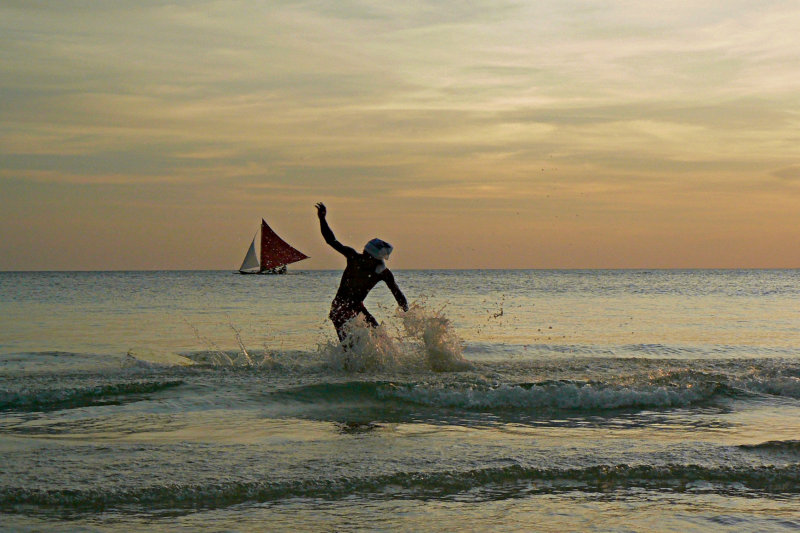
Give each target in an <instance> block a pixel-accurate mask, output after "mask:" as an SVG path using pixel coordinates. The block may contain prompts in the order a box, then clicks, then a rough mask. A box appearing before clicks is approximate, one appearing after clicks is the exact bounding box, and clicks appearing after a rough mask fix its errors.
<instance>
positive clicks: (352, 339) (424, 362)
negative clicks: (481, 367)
mask: <svg viewBox="0 0 800 533" xmlns="http://www.w3.org/2000/svg"><path fill="white" fill-rule="evenodd" d="M396 316H397V317H398V318H399V319H400V323H401V327H400V328H392V327H391V326H389V325H386V324H381V325H379V326H378V327H370V325H369V324H367V322H366V321H365V320H364V318H363V317H362V316H360V315H359V316H357V317H355V318H353V319H352V320H350V321H349V322H348V323H347V324H345V328H346V331H347V335H346V338H345V340H344V341H343V342H342V343H341V344H336V343H331V342H329V343H326V344H323V345H321V346H320V352H321V353H323V354H324V355H325V357H326V358H327V361H328V364H329V365H330V366H331V367H332V368H334V369H336V370H340V371H345V372H377V371H398V370H432V371H434V372H452V371H460V370H468V369H470V368H472V365H471V364H470V363H469V362H468V361H466V360H465V359H464V357H463V355H462V354H463V349H464V343H463V341H462V340H461V338H460V337H459V336H458V334H457V333H456V331H455V329H454V328H453V326H452V323H451V322H450V319H448V318H447V317H446V316H445V315H444V312H443V309H439V310H435V311H431V310H428V309H426V308H425V306H424V304H422V303H420V302H414V303H412V304H411V306H410V307H409V309H408V311H407V312H403V311H400V310H398V311H397V313H396Z"/></svg>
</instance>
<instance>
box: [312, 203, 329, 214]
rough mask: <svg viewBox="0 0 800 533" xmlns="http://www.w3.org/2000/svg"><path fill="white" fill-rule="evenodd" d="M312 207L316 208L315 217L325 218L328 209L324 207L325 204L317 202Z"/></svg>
mask: <svg viewBox="0 0 800 533" xmlns="http://www.w3.org/2000/svg"><path fill="white" fill-rule="evenodd" d="M314 207H316V208H317V216H318V217H319V218H325V215H327V214H328V209H327V208H326V207H325V204H323V203H322V202H319V203H318V204H317V205H315V206H314Z"/></svg>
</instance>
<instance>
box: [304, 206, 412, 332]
mask: <svg viewBox="0 0 800 533" xmlns="http://www.w3.org/2000/svg"><path fill="white" fill-rule="evenodd" d="M319 225H320V229H321V230H322V236H323V237H324V238H325V242H327V243H328V244H330V245H331V247H332V248H333V249H334V250H336V251H337V252H339V253H340V254H342V255H343V256H345V257H346V258H347V267H345V269H344V273H343V274H342V281H341V282H340V283H339V290H338V291H336V297H335V298H334V299H333V302H332V303H331V312H330V314H329V315H328V317H329V318H330V319H331V321H332V322H333V325H334V327H335V328H336V334H337V335H338V336H339V340H340V341H342V340H344V338H345V337H346V335H347V333H346V331H345V329H344V324H345V323H346V322H347V321H348V320H350V319H351V318H353V317H355V316H357V315H358V314H359V313H360V314H362V315H364V319H365V320H366V321H367V323H368V324H369V325H371V326H377V325H378V321H377V320H375V317H373V316H372V315H371V314H370V313H369V311H367V308H366V307H364V299H365V298H366V297H367V294H368V293H369V291H371V290H372V288H373V287H374V286H375V285H376V284H377V283H378V282H379V281H384V282H385V283H386V285H388V286H389V290H391V291H392V294H393V295H394V299H395V300H397V305H399V306H400V307H402V308H403V309H408V303H407V302H406V297H405V296H404V295H403V293H402V292H401V291H400V287H398V286H397V283H395V281H394V275H393V274H392V272H391V271H390V270H389V269H388V268H385V269H384V270H383V271H382V272H380V273H378V272H376V271H375V269H376V268H377V267H378V266H379V265H380V264H381V262H380V261H379V260H377V259H375V258H373V257H372V256H371V255H369V254H367V253H358V252H356V251H355V250H354V249H353V248H350V247H349V246H345V245H343V244H342V243H340V242H339V241H337V240H336V237H334V235H333V231H331V228H330V226H328V222H327V221H326V220H325V218H324V217H321V218H320V219H319Z"/></svg>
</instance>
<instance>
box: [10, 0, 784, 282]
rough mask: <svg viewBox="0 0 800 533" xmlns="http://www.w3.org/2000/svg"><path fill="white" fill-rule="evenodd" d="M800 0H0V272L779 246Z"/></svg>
mask: <svg viewBox="0 0 800 533" xmlns="http://www.w3.org/2000/svg"><path fill="white" fill-rule="evenodd" d="M799 27H800V2H797V1H796V0H793V1H771V0H764V1H760V2H752V1H750V0H748V1H739V0H723V1H717V0H715V1H704V0H692V1H669V0H667V1H664V2H658V3H655V2H643V1H627V0H619V1H599V0H592V1H565V0H556V1H551V0H537V1H507V0H476V1H469V0H465V1H461V0H459V1H452V0H436V1H417V0H410V1H405V2H377V1H350V0H335V1H309V2H304V1H287V2H284V1H278V0H270V1H261V0H230V1H204V0H193V1H184V0H173V1H168V2H167V1H151V0H108V1H104V2H96V1H88V0H53V1H35V0H4V1H3V2H2V3H0V270H127V269H131V270H136V269H147V270H149V269H230V270H235V269H236V268H238V266H239V264H240V263H241V261H242V259H243V257H244V254H245V252H246V249H247V247H248V246H249V244H250V240H251V239H252V236H253V234H254V233H255V231H256V229H257V227H258V224H259V221H260V219H261V218H262V217H263V218H265V219H266V220H267V222H268V223H269V224H270V225H271V226H272V228H273V229H274V230H275V231H276V232H277V233H278V234H279V235H281V236H282V237H284V239H286V240H287V241H289V242H290V243H291V244H293V245H294V246H295V247H297V248H298V249H300V250H301V251H303V252H305V253H306V254H307V255H309V256H311V258H310V259H308V260H306V261H304V262H302V263H299V264H298V265H296V268H311V269H318V268H320V269H327V268H341V267H342V266H343V260H342V258H341V256H339V255H338V254H336V252H334V251H333V250H332V249H330V248H328V247H327V246H326V245H325V243H324V241H323V240H322V237H321V236H320V233H319V225H318V221H317V219H316V214H315V209H314V204H315V203H316V202H318V201H323V202H325V204H326V205H327V207H328V220H329V222H330V224H331V227H332V228H333V230H334V232H335V233H336V236H337V237H338V239H339V240H340V241H341V242H343V243H344V244H347V245H351V246H354V247H356V248H359V249H360V248H361V247H362V246H363V244H364V243H365V242H366V241H368V240H369V239H371V238H373V237H380V238H382V239H384V240H387V241H389V242H391V243H392V244H393V245H394V247H395V251H394V253H393V255H392V258H391V259H390V261H389V266H390V267H391V268H394V269H403V268H797V267H800V61H798V58H800V32H798V31H797V28H799Z"/></svg>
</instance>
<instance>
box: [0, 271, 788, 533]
mask: <svg viewBox="0 0 800 533" xmlns="http://www.w3.org/2000/svg"><path fill="white" fill-rule="evenodd" d="M395 275H396V278H397V281H398V284H399V285H400V287H401V288H402V289H403V290H404V292H405V293H406V295H407V296H408V298H409V300H410V301H412V302H413V305H412V308H411V310H410V311H409V312H408V313H405V314H403V313H400V312H398V311H397V310H396V309H395V306H394V304H393V300H392V297H391V295H390V293H389V291H388V289H386V288H385V287H384V286H383V285H379V286H378V287H376V288H375V290H374V291H373V292H372V294H371V295H370V297H369V299H368V300H367V307H368V308H369V309H370V310H371V311H372V312H373V314H374V315H375V316H376V318H378V320H379V321H381V322H382V325H381V327H380V328H379V329H377V330H370V329H368V328H364V327H363V325H361V324H354V325H353V339H352V346H351V347H350V348H349V349H348V350H343V349H342V348H341V347H340V346H339V345H338V343H336V342H334V341H335V334H334V330H333V327H332V326H331V325H330V323H329V322H328V321H327V312H328V309H329V305H330V301H331V299H332V297H333V294H334V293H335V291H336V287H337V285H338V280H339V276H340V272H334V271H299V270H294V271H292V272H290V274H288V275H286V276H239V275H235V274H232V273H230V272H75V273H44V272H43V273H13V272H5V273H0V317H1V318H0V529H2V530H13V531H39V530H58V531H73V530H77V531H132V530H147V531H160V530H163V531H182V530H184V531H196V530H210V531H253V530H271V531H280V530H292V531H294V530H304V531H374V530H384V531H454V530H468V531H531V530H536V531H569V530H579V531H592V530H596V531H682V532H685V531H790V530H797V529H800V510H799V509H800V270H719V271H717V270H714V271H710V270H686V271H672V270H669V271H661V270H655V271H644V270H625V271H595V270H587V271H541V270H531V271H522V270H514V271H495V270H491V271H402V270H401V271H397V272H395Z"/></svg>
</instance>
